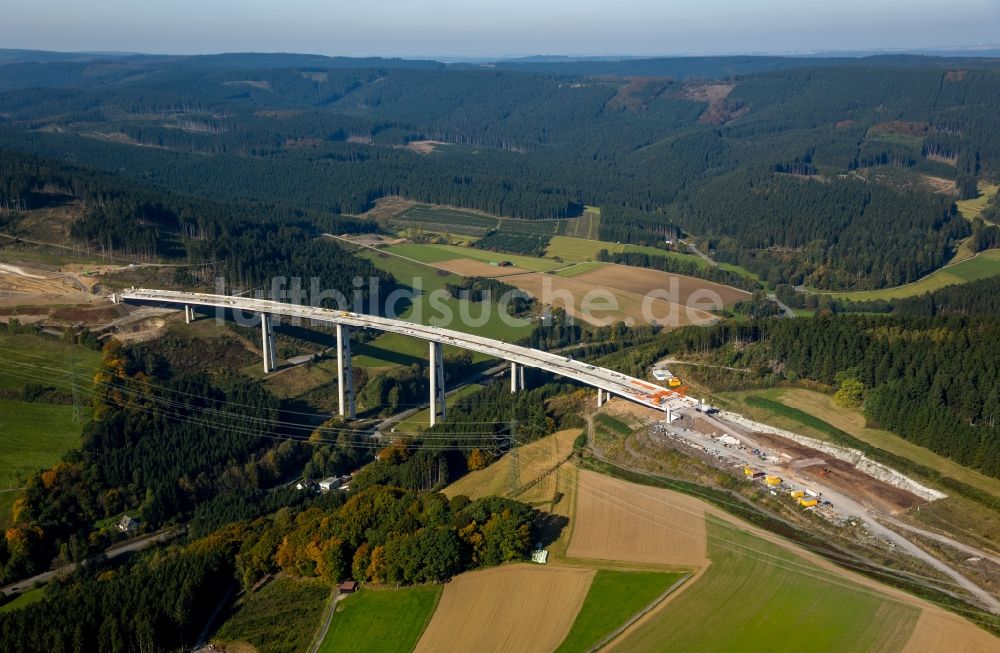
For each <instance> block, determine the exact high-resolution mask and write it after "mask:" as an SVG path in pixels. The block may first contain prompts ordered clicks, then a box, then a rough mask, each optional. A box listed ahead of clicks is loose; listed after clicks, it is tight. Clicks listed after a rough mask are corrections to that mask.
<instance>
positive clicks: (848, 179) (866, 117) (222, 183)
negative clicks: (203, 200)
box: [0, 54, 1000, 290]
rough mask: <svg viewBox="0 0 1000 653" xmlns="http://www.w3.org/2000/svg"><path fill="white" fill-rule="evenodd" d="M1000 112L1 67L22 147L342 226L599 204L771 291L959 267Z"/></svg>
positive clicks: (130, 65)
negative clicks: (388, 214) (966, 210)
mask: <svg viewBox="0 0 1000 653" xmlns="http://www.w3.org/2000/svg"><path fill="white" fill-rule="evenodd" d="M545 66H559V67H561V68H559V70H558V71H557V70H556V69H555V68H553V69H552V70H548V69H545ZM602 67H604V68H605V69H606V70H605V72H603V73H601V74H596V73H599V72H600V70H601V69H602ZM616 67H617V68H616ZM644 67H645V68H644ZM615 71H617V72H615ZM694 77H698V78H700V79H694ZM997 106H1000V62H998V61H996V60H992V59H986V58H978V59H976V58H969V59H944V58H934V57H907V56H895V57H871V58H862V59H840V60H838V59H829V58H827V59H823V58H816V59H812V58H800V59H796V58H773V57H771V58H756V57H728V58H725V57H724V58H675V59H656V60H629V61H623V62H520V63H518V62H508V63H503V64H502V65H499V66H498V67H490V66H469V65H463V66H445V65H443V64H439V63H437V62H404V61H401V60H382V59H369V60H349V59H327V58H323V57H312V56H305V55H246V54H235V55H215V56H211V57H172V58H155V57H124V58H116V59H113V60H106V61H57V62H48V63H45V62H42V63H37V62H22V63H12V64H8V65H0V144H2V145H4V146H6V147H8V148H14V149H18V150H22V151H28V152H33V153H36V154H42V155H45V156H48V157H52V158H57V159H61V160H71V161H74V162H76V163H78V164H85V165H92V166H96V167H99V168H103V169H105V170H109V171H115V172H116V173H117V174H120V175H124V176H127V177H131V178H133V179H138V180H142V181H145V182H152V183H155V184H158V185H161V186H163V187H166V188H169V189H172V190H176V191H181V192H184V193H190V194H196V195H202V196H205V197H211V198H217V199H223V200H226V201H245V200H251V201H254V202H258V203H280V204H285V205H288V206H293V207H296V208H302V209H311V210H315V211H320V212H324V213H352V214H356V213H361V212H363V211H365V210H366V209H368V208H370V207H371V206H372V203H373V202H374V201H375V200H376V199H377V198H379V197H383V196H387V195H403V196H406V197H409V198H411V199H415V200H419V201H422V202H428V203H440V204H451V205H456V206H462V207H470V208H476V209H481V210H485V211H488V212H492V213H496V214H500V215H505V216H514V217H522V218H560V217H568V216H573V215H577V214H579V213H580V212H581V211H582V209H583V206H584V205H595V206H599V207H601V208H602V211H603V215H604V218H603V219H602V221H603V222H605V224H602V227H601V233H602V235H603V237H605V238H608V239H610V240H622V238H625V239H626V240H629V241H631V242H635V243H639V244H655V243H656V242H657V241H659V240H661V238H662V234H663V233H664V232H665V231H672V230H673V228H674V227H673V225H678V226H679V227H680V228H682V229H684V230H686V231H687V232H688V234H689V235H691V236H693V237H695V238H697V239H698V241H699V243H700V244H703V245H704V246H705V250H706V251H708V250H711V251H712V253H713V255H715V256H717V257H718V258H719V259H720V260H723V261H729V262H739V263H740V264H741V265H743V266H744V267H747V268H749V269H750V270H751V271H753V272H756V273H757V274H759V275H761V276H763V277H764V278H765V279H767V280H768V281H772V282H774V283H789V284H793V285H797V284H799V283H806V284H808V285H811V286H814V287H819V288H825V289H831V290H835V289H868V288H879V287H884V286H889V285H894V284H897V283H904V282H908V281H912V280H914V279H915V278H918V277H920V276H922V275H924V274H926V273H927V272H929V271H931V270H933V269H935V268H937V267H939V266H940V265H941V264H943V263H944V262H945V261H946V260H947V259H948V258H949V257H950V256H951V254H952V252H953V251H954V249H955V247H956V245H957V242H958V241H959V240H960V239H962V238H964V237H965V235H966V233H967V231H966V230H967V227H966V226H964V224H963V221H962V220H961V219H960V218H959V217H958V216H957V214H956V213H955V212H954V211H952V210H950V206H949V205H950V201H951V200H953V199H955V198H956V197H972V196H974V195H975V194H976V193H977V192H978V191H977V182H978V181H989V180H994V181H995V180H998V179H1000V114H998V112H997V111H996V107H997ZM417 141H435V142H436V143H430V144H429V146H427V147H423V148H415V147H412V146H411V144H412V143H414V142H417ZM425 145H426V144H425ZM792 178H797V179H792ZM807 183H812V184H814V186H813V187H809V186H808V185H807ZM760 188H764V189H765V191H764V192H762V193H758V190H759V189H760ZM935 195H936V196H935ZM734 206H735V207H738V208H739V210H738V211H733V210H732V207H734ZM790 207H794V210H791V208H790ZM869 207H870V208H869ZM893 207H895V208H893ZM911 215H912V216H913V218H912V220H911V219H910V216H911ZM816 216H822V219H821V221H822V222H823V223H824V224H823V225H822V226H818V222H819V221H820V219H819V218H817V217H816ZM720 217H721V218H723V219H718V218H720ZM623 219H624V220H627V221H628V224H629V227H627V228H622V225H621V224H619V222H620V221H621V220H623ZM875 223H877V224H879V226H880V229H879V230H878V232H877V233H875V232H873V231H872V229H871V225H872V224H875ZM844 225H846V226H844ZM758 226H762V228H761V229H760V230H759V235H760V237H755V238H747V234H748V233H750V234H757V233H758V230H757V227H758ZM841 226H843V228H842V229H841V228H840V227H841Z"/></svg>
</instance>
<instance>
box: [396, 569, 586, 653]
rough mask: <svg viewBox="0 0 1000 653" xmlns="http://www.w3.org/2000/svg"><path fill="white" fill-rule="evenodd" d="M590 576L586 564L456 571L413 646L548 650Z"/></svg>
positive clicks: (520, 652)
mask: <svg viewBox="0 0 1000 653" xmlns="http://www.w3.org/2000/svg"><path fill="white" fill-rule="evenodd" d="M593 577H594V572H593V571H592V570H589V569H569V568H564V567H563V568H561V567H545V566H541V565H526V564H517V565H505V566H502V567H495V568H493V569H486V570H483V571H474V572H471V573H465V574H461V575H459V576H456V577H455V578H454V580H452V581H451V582H450V583H448V584H447V585H446V586H445V588H444V593H443V594H442V595H441V601H440V603H438V607H437V610H435V611H434V616H433V617H432V618H431V622H430V624H429V625H428V626H427V630H425V631H424V634H423V636H422V637H421V638H420V641H419V642H418V643H417V648H416V652H417V653H422V652H423V653H440V652H442V651H477V653H492V652H499V651H511V652H512V653H528V652H530V651H538V652H540V653H541V652H543V651H544V652H545V653H548V652H549V651H552V650H553V649H555V648H556V647H557V646H559V644H560V643H561V642H562V641H563V639H564V638H565V637H566V635H567V634H568V633H569V629H570V627H571V626H572V625H573V621H574V620H575V619H576V614H577V612H579V611H580V606H581V605H583V600H584V598H586V596H587V590H588V589H589V588H590V582H591V580H592V579H593Z"/></svg>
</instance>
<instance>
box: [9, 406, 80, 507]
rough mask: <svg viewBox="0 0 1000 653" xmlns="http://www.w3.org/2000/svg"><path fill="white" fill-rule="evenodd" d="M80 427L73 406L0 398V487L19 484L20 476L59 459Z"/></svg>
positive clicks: (71, 444)
mask: <svg viewBox="0 0 1000 653" xmlns="http://www.w3.org/2000/svg"><path fill="white" fill-rule="evenodd" d="M82 417H83V419H87V418H88V417H89V409H85V410H84V411H83V414H82ZM82 428H83V422H82V421H81V422H80V423H76V422H75V421H74V419H73V407H72V406H61V405H53V404H40V403H29V402H25V401H14V400H11V399H0V488H2V489H6V488H14V487H19V483H18V478H19V477H22V476H28V475H30V474H32V473H34V472H37V471H39V470H42V469H46V468H48V467H51V466H52V465H54V464H55V463H57V462H59V459H60V458H62V456H63V454H64V453H66V452H67V451H69V450H70V449H72V448H73V447H74V446H76V445H77V442H78V440H79V438H80V430H81V429H82Z"/></svg>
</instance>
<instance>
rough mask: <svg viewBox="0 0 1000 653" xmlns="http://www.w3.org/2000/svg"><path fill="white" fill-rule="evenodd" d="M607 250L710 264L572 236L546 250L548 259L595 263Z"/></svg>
mask: <svg viewBox="0 0 1000 653" xmlns="http://www.w3.org/2000/svg"><path fill="white" fill-rule="evenodd" d="M602 249H606V250H608V251H609V252H612V253H618V252H642V253H645V254H649V255H651V256H666V257H668V258H676V259H678V260H682V261H690V262H692V263H696V264H697V265H698V267H707V266H708V262H707V261H705V260H704V259H703V258H701V257H700V256H694V255H691V254H679V253H677V252H668V251H667V250H665V249H658V248H656V247H643V246H642V245H630V244H627V243H608V242H604V241H600V240H588V239H584V238H572V237H570V236H553V237H552V240H550V241H549V246H548V247H546V248H545V255H546V256H548V257H553V256H558V257H559V258H561V259H563V260H564V261H593V260H595V259H596V258H597V252H599V251H601V250H602Z"/></svg>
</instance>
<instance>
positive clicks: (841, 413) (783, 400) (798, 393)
mask: <svg viewBox="0 0 1000 653" xmlns="http://www.w3.org/2000/svg"><path fill="white" fill-rule="evenodd" d="M721 397H722V398H724V399H726V400H727V401H731V402H734V403H735V404H736V405H737V406H736V407H737V408H738V409H739V410H740V411H743V412H745V413H746V414H748V415H750V416H752V417H754V418H755V419H759V420H760V421H764V422H767V423H770V424H774V425H775V426H779V427H784V428H788V429H789V430H794V431H798V432H801V433H802V434H803V435H808V436H812V437H815V438H817V439H821V440H832V438H831V436H830V434H829V431H828V430H827V429H824V428H823V427H822V425H818V426H819V428H810V427H809V426H808V425H803V424H802V422H801V421H800V420H798V419H795V417H794V416H790V415H789V414H787V413H786V414H780V413H778V412H775V411H774V410H768V409H766V408H763V407H761V406H760V405H757V406H750V405H749V404H748V403H747V398H748V397H761V398H764V399H769V400H771V401H773V402H776V403H779V404H781V405H785V406H788V407H789V408H792V409H795V410H799V411H802V412H805V413H808V414H809V415H812V416H813V417H815V418H816V419H817V420H820V421H821V422H822V423H825V424H828V425H830V426H831V427H833V428H835V429H840V430H841V431H844V432H846V433H848V434H849V435H852V436H854V437H855V438H857V439H858V440H861V441H862V442H865V443H867V444H870V445H872V446H873V447H878V448H879V449H882V450H884V451H887V452H889V453H892V454H896V455H897V456H902V457H903V458H906V459H908V460H912V461H913V462H915V463H917V464H920V465H923V466H924V467H928V468H930V469H933V470H936V471H938V472H940V473H941V474H942V475H944V476H948V477H950V478H953V479H955V480H957V481H961V482H962V483H965V484H966V485H970V486H972V487H974V488H976V489H979V490H982V491H983V492H987V493H989V494H992V495H994V496H998V497H1000V479H995V478H990V477H988V476H985V475H983V474H980V473H979V472H977V471H975V470H973V469H970V468H968V467H965V466H963V465H960V464H958V463H956V462H955V461H953V460H950V459H948V458H945V457H943V456H939V455H938V454H936V453H934V452H932V451H930V450H929V449H925V448H923V447H921V446H918V445H916V444H913V443H912V442H910V441H908V440H905V439H903V438H902V437H900V436H898V435H896V434H895V433H891V432H889V431H884V430H881V429H873V428H868V427H867V426H866V425H865V418H864V415H862V414H861V412H860V411H858V410H853V409H849V408H842V407H840V406H837V405H836V404H835V403H833V398H832V397H830V396H829V395H825V394H822V393H820V392H815V391H812V390H805V389H801V388H775V389H769V390H754V391H750V392H733V393H723V394H722V395H721Z"/></svg>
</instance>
